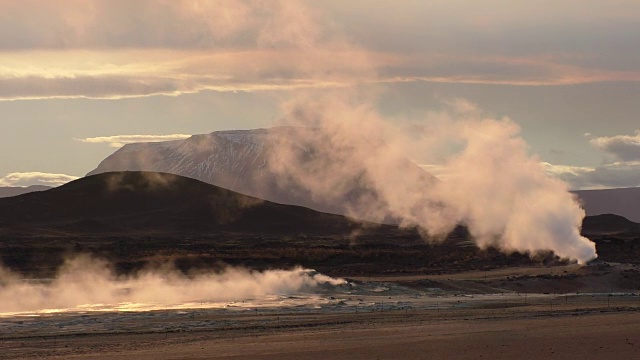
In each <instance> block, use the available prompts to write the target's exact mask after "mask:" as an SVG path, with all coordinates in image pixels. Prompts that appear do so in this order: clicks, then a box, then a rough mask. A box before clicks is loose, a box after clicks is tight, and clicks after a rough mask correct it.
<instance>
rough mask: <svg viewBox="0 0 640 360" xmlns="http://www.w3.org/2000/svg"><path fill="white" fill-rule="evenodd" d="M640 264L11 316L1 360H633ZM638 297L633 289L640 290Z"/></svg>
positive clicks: (407, 279)
mask: <svg viewBox="0 0 640 360" xmlns="http://www.w3.org/2000/svg"><path fill="white" fill-rule="evenodd" d="M639 274H640V266H638V265H625V264H607V263H595V264H591V265H587V266H582V267H581V266H578V265H568V266H555V267H518V268H501V269H495V270H490V271H473V272H461V273H457V274H446V275H403V276H393V277H391V276H385V277H358V278H347V283H344V284H341V285H330V284H328V283H324V284H320V285H318V286H316V287H312V288H305V289H302V290H300V291H297V292H295V293H288V294H285V295H282V294H273V295H265V296H260V297H255V298H252V299H244V300H241V299H239V300H238V301H224V302H209V301H206V300H203V299H194V300H198V301H194V302H187V303H179V304H173V305H162V306H159V305H154V304H149V303H147V304H142V303H120V304H86V305H83V306H80V307H75V308H70V309H49V310H38V311H24V312H14V313H4V314H2V315H1V318H0V358H3V359H30V358H38V359H49V358H51V359H54V358H57V359H68V358H74V359H114V358H115V359H117V358H136V359H159V358H162V359H212V358H234V359H245V358H246V359H287V358H289V359H297V358H306V359H325V358H334V359H335V358H338V359H373V358H388V359H390V358H403V359H423V358H451V359H478V358H482V357H491V358H493V359H512V358H516V357H524V358H527V359H549V358H558V359H563V358H566V359H575V358H581V359H596V358H597V359H602V358H610V359H633V358H635V357H636V356H637V354H638V353H640V335H638V334H640V293H639V292H638V291H637V289H638V282H640V275H639ZM634 289H635V290H634Z"/></svg>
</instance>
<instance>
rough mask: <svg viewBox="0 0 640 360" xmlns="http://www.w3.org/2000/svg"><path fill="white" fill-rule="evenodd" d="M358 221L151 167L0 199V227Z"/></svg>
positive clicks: (340, 227)
mask: <svg viewBox="0 0 640 360" xmlns="http://www.w3.org/2000/svg"><path fill="white" fill-rule="evenodd" d="M357 227H358V223H356V222H355V221H352V220H350V219H348V218H345V217H343V216H339V215H332V214H325V213H320V212H317V211H314V210H311V209H307V208H303V207H299V206H292V205H282V204H276V203H272V202H268V201H264V200H261V199H257V198H254V197H250V196H246V195H242V194H239V193H236V192H233V191H230V190H226V189H223V188H220V187H217V186H213V185H210V184H206V183H203V182H201V181H198V180H193V179H189V178H185V177H181V176H176V175H170V174H162V173H150V172H120V173H105V174H100V175H94V176H89V177H86V178H82V179H79V180H76V181H73V182H70V183H68V184H66V185H63V186H60V187H58V188H54V189H51V190H48V191H44V192H34V193H29V194H24V195H21V196H16V197H10V198H4V199H0V228H4V230H5V231H18V232H23V231H26V232H34V233H37V232H38V231H40V232H42V231H63V232H66V233H86V234H91V233H99V234H103V235H104V234H109V233H120V234H122V233H127V234H132V233H140V232H147V233H159V232H162V233H166V232H180V233H185V234H188V233H202V232H211V231H230V232H242V233H244V234H248V233H277V234H298V233H300V232H304V233H311V234H323V233H328V234H333V233H347V234H348V233H349V231H351V230H352V229H355V228H357Z"/></svg>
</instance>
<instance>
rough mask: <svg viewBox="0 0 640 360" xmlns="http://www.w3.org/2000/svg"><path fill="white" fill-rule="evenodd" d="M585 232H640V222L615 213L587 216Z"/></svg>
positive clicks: (583, 226) (583, 229) (583, 224)
mask: <svg viewBox="0 0 640 360" xmlns="http://www.w3.org/2000/svg"><path fill="white" fill-rule="evenodd" d="M582 231H583V233H585V234H621V233H638V232H640V224H638V223H635V222H633V221H631V220H629V219H627V218H625V217H622V216H619V215H614V214H602V215H594V216H587V217H585V218H584V221H583V222H582Z"/></svg>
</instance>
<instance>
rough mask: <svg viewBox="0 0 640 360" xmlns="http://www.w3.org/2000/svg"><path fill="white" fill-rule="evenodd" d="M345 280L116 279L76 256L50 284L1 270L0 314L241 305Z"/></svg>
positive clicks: (225, 275)
mask: <svg viewBox="0 0 640 360" xmlns="http://www.w3.org/2000/svg"><path fill="white" fill-rule="evenodd" d="M343 283H345V282H344V280H340V279H334V278H331V277H328V276H324V275H321V274H317V273H314V272H312V271H309V270H305V269H302V268H296V269H294V270H267V271H263V272H257V271H249V270H246V269H241V268H227V269H226V270H225V271H223V272H221V273H208V274H199V275H194V276H185V275H184V274H182V273H180V272H178V271H176V270H173V269H171V268H162V269H161V268H155V269H148V270H144V271H141V272H140V273H138V274H136V275H135V276H123V277H117V276H115V275H114V274H113V272H112V271H111V269H110V267H109V265H108V263H106V262H104V261H101V260H96V259H93V258H90V257H88V256H78V257H75V258H73V259H70V260H68V261H67V262H66V263H65V264H64V266H63V267H62V268H61V270H60V271H59V274H58V275H57V276H56V277H55V278H54V279H53V280H51V281H50V282H46V283H42V282H40V283H38V282H27V281H23V280H20V279H19V278H18V277H17V276H16V274H13V273H11V272H9V271H7V270H4V269H1V268H0V313H8V312H25V311H39V310H46V309H73V308H76V307H78V306H82V305H87V304H105V305H106V304H112V305H115V304H121V303H141V304H153V305H156V306H163V305H165V306H168V305H174V304H181V303H186V302H194V301H198V302H221V301H241V300H245V299H254V298H259V297H261V296H265V295H281V294H290V293H294V292H298V291H300V290H305V289H306V290H309V289H312V288H313V287H315V286H317V285H319V284H331V285H340V284H343Z"/></svg>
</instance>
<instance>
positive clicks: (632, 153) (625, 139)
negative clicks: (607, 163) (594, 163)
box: [589, 130, 640, 162]
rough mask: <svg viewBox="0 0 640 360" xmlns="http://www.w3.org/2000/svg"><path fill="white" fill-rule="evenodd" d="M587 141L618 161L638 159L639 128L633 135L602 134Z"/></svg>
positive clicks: (639, 147)
mask: <svg viewBox="0 0 640 360" xmlns="http://www.w3.org/2000/svg"><path fill="white" fill-rule="evenodd" d="M589 142H590V143H591V145H593V146H595V147H596V148H598V149H600V150H602V151H605V152H606V153H608V154H611V155H613V156H614V157H615V158H616V159H618V160H620V161H624V162H631V161H640V130H636V134H635V135H616V136H602V137H596V138H593V139H591V140H589Z"/></svg>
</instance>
